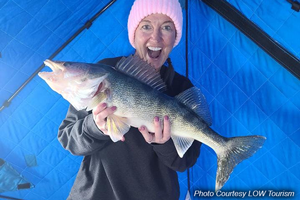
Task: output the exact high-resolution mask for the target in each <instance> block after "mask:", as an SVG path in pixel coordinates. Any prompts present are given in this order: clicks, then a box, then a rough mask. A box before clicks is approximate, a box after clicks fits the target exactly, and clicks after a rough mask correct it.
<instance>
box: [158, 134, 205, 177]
mask: <svg viewBox="0 0 300 200" xmlns="http://www.w3.org/2000/svg"><path fill="white" fill-rule="evenodd" d="M200 146H201V143H200V142H198V141H196V140H195V141H194V142H193V144H192V146H191V147H190V148H189V149H188V150H187V152H186V153H185V154H184V156H183V157H182V158H180V157H179V155H178V153H177V151H176V149H175V146H174V143H173V141H172V139H170V140H169V141H168V142H166V143H165V144H162V145H160V144H157V145H156V144H154V145H153V149H154V151H155V152H156V154H157V156H158V157H159V158H160V160H161V161H162V162H163V163H164V164H165V165H166V166H168V167H169V168H171V169H173V170H175V171H180V172H183V171H185V170H186V169H188V168H190V167H192V166H193V165H194V164H195V163H196V161H197V159H198V157H199V155H200Z"/></svg>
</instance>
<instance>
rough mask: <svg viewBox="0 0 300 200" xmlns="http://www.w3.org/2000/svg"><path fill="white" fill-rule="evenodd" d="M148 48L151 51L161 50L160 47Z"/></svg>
mask: <svg viewBox="0 0 300 200" xmlns="http://www.w3.org/2000/svg"><path fill="white" fill-rule="evenodd" d="M148 49H150V50H151V51H160V50H161V48H160V47H148Z"/></svg>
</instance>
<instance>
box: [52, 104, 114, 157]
mask: <svg viewBox="0 0 300 200" xmlns="http://www.w3.org/2000/svg"><path fill="white" fill-rule="evenodd" d="M58 140H59V142H60V143H61V145H62V146H63V148H65V149H66V150H68V151H69V152H70V153H72V154H73V155H83V156H85V155H90V154H93V152H95V151H99V150H101V149H102V148H104V147H105V146H106V145H108V144H110V143H111V140H110V138H109V136H107V135H104V134H103V133H102V132H101V131H100V130H99V129H98V127H97V126H96V124H95V122H94V119H93V115H92V114H91V113H88V112H86V111H84V110H81V111H77V110H76V109H75V108H74V107H73V106H71V105H70V107H69V110H68V113H67V116H66V118H65V119H64V120H63V122H62V123H61V125H60V127H59V130H58Z"/></svg>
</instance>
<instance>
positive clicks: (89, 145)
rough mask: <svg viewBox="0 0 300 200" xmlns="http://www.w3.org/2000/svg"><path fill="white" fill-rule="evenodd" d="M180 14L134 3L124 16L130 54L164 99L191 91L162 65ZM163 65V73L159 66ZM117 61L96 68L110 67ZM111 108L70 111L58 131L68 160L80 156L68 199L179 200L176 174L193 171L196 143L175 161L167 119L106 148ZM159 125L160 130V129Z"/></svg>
mask: <svg viewBox="0 0 300 200" xmlns="http://www.w3.org/2000/svg"><path fill="white" fill-rule="evenodd" d="M181 31H182V11H181V7H180V4H179V2H178V0H136V1H135V3H134V5H133V6H132V9H131V11H130V14H129V19H128V35H129V41H130V43H131V45H132V46H133V47H134V48H135V49H136V52H135V54H136V55H138V56H139V57H140V58H142V59H144V60H146V61H147V62H148V63H150V64H151V66H152V67H154V68H155V69H156V70H157V72H158V73H160V74H161V77H162V79H163V80H164V81H165V82H166V84H167V87H168V90H167V91H166V94H167V95H170V96H175V95H177V94H179V93H180V92H182V91H184V90H186V89H188V88H190V87H192V86H193V85H192V84H191V82H190V81H189V80H188V79H186V78H185V77H183V76H181V75H179V74H178V73H176V72H174V69H173V67H172V64H171V62H170V60H169V59H168V57H169V54H170V52H171V51H172V49H173V47H175V46H176V45H177V44H178V43H179V41H180V38H181V33H182V32H181ZM167 59H168V65H169V66H168V67H166V66H164V63H165V62H166V60H167ZM119 60H120V58H110V59H105V60H102V61H100V63H105V64H109V65H112V66H115V65H116V63H117V62H118V61H119ZM116 109H117V108H116V107H115V106H112V107H107V104H106V103H101V104H99V105H98V106H97V107H96V108H94V109H93V112H86V111H83V110H82V111H76V110H75V109H74V108H73V107H72V106H70V108H69V111H68V113H67V116H66V119H65V120H64V121H63V122H62V124H61V126H60V128H59V134H58V139H59V141H60V142H61V144H62V146H63V147H64V148H65V149H66V150H68V151H70V152H71V153H72V154H74V155H83V156H84V159H83V161H82V164H81V167H80V169H79V172H78V174H77V177H76V180H75V183H74V185H73V187H72V190H71V192H70V195H69V197H68V199H69V200H71V199H78V200H83V199H84V200H100V199H101V200H102V199H103V200H113V199H120V200H135V199H136V200H142V199H143V200H147V199H149V200H160V199H161V200H175V199H179V184H178V179H177V173H176V171H184V170H186V169H187V168H189V167H191V166H192V165H194V163H195V162H196V160H197V158H198V156H199V153H200V143H199V142H197V141H195V142H194V143H193V145H192V146H191V147H190V149H189V150H188V151H187V152H186V153H185V155H184V156H183V158H180V157H179V156H178V154H177V152H176V150H175V147H174V144H173V141H172V140H171V139H170V133H171V126H170V123H171V122H170V121H169V117H168V116H165V117H164V119H159V118H158V117H155V118H154V119H153V123H154V126H155V132H154V133H150V132H148V130H147V127H145V126H142V127H140V128H139V129H137V128H131V129H130V130H129V131H128V132H127V133H126V134H125V135H124V137H123V139H122V141H123V142H121V141H119V142H116V143H114V142H112V141H111V139H110V137H109V135H108V132H107V130H106V118H107V116H109V115H111V114H113V113H114V112H115V111H116ZM160 120H163V127H162V126H161V125H160Z"/></svg>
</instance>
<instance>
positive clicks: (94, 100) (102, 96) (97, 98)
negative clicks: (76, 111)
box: [86, 91, 107, 111]
mask: <svg viewBox="0 0 300 200" xmlns="http://www.w3.org/2000/svg"><path fill="white" fill-rule="evenodd" d="M106 98H107V94H106V92H105V91H103V92H99V93H98V94H97V95H96V96H94V97H93V98H92V100H91V102H90V103H89V105H88V107H87V108H86V111H90V110H92V109H93V108H95V107H96V106H97V105H98V104H99V103H100V102H102V101H103V100H104V99H106Z"/></svg>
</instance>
